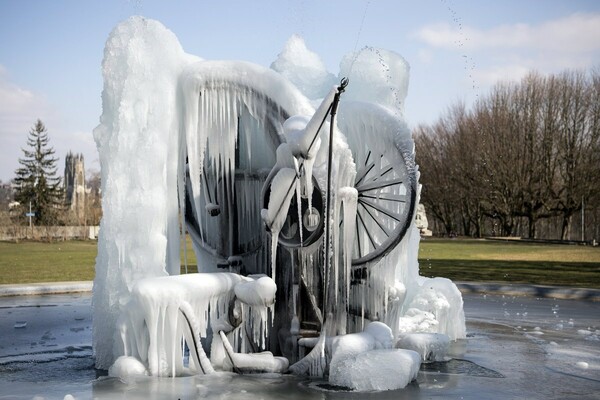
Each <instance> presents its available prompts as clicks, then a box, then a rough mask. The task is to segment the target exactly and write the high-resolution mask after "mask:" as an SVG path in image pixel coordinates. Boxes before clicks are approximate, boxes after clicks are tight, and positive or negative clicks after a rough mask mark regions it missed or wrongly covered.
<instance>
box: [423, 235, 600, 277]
mask: <svg viewBox="0 0 600 400" xmlns="http://www.w3.org/2000/svg"><path fill="white" fill-rule="evenodd" d="M419 265H420V270H421V275H424V276H444V277H447V278H450V279H452V280H457V281H484V282H486V281H495V282H512V283H532V284H539V285H560V286H574V287H589V288H600V247H590V246H574V245H557V244H532V243H518V242H512V241H511V242H500V241H490V240H465V239H460V240H456V239H454V240H452V239H447V240H445V239H425V240H423V241H422V242H421V246H420V249H419Z"/></svg>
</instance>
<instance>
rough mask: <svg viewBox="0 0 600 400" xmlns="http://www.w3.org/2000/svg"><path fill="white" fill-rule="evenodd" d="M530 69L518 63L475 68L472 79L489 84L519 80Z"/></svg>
mask: <svg viewBox="0 0 600 400" xmlns="http://www.w3.org/2000/svg"><path fill="white" fill-rule="evenodd" d="M530 71H531V68H529V67H527V66H525V65H519V64H512V65H505V66H497V67H491V68H486V69H475V70H473V79H474V80H475V82H477V83H478V84H479V85H482V86H491V85H494V84H495V83H496V82H498V81H503V82H507V81H519V80H520V79H521V78H523V77H524V76H525V75H527V73H528V72H530Z"/></svg>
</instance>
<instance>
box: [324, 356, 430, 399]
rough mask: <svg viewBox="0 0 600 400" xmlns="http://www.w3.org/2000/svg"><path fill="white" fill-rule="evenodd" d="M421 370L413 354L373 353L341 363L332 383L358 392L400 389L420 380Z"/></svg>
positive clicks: (418, 359)
mask: <svg viewBox="0 0 600 400" xmlns="http://www.w3.org/2000/svg"><path fill="white" fill-rule="evenodd" d="M420 366H421V357H420V356H419V354H417V353H416V352H414V351H412V350H400V349H392V350H370V351H367V352H364V353H360V354H358V355H357V356H355V357H350V358H346V359H344V360H343V361H341V362H340V363H339V364H338V366H337V369H336V370H335V371H334V372H333V375H330V376H329V382H330V383H332V384H334V385H336V386H342V387H346V388H350V389H354V390H356V391H359V392H370V391H382V390H395V389H401V388H403V387H405V386H406V385H408V384H409V383H410V382H411V381H413V380H415V379H417V374H418V373H419V367H420ZM338 371H341V372H339V373H338Z"/></svg>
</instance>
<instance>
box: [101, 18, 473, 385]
mask: <svg viewBox="0 0 600 400" xmlns="http://www.w3.org/2000/svg"><path fill="white" fill-rule="evenodd" d="M102 69H103V75H104V90H103V93H102V101H103V114H102V116H101V123H100V125H99V126H98V127H97V128H96V129H95V131H94V136H95V139H96V142H97V146H98V150H99V154H100V162H101V169H102V193H103V209H104V216H103V220H102V223H101V230H100V238H99V245H98V258H97V263H96V279H95V281H94V293H93V318H94V327H93V345H94V354H95V358H96V367H97V368H99V369H108V370H109V373H110V374H111V375H113V376H119V377H128V376H138V375H153V376H173V377H174V376H181V375H190V374H215V373H216V374H218V373H219V371H221V370H223V371H233V372H236V373H252V372H254V373H256V372H269V373H284V372H292V373H294V374H300V375H308V376H318V377H328V380H329V383H330V384H331V385H333V386H339V387H346V388H351V389H354V390H359V391H360V390H387V389H397V388H401V387H404V386H406V385H407V384H408V383H409V382H410V381H411V380H413V379H415V377H416V374H417V372H418V370H419V366H420V364H421V362H428V361H441V360H444V359H445V352H446V350H447V348H448V346H449V343H450V342H452V341H455V340H457V339H461V338H464V337H465V321H464V314H463V303H462V298H461V295H460V292H459V291H458V289H457V288H456V286H455V285H454V284H453V283H452V282H451V281H449V280H447V279H443V278H433V279H432V278H424V277H422V276H419V273H418V264H417V248H418V243H419V231H418V229H417V228H416V226H415V221H414V220H415V218H414V214H415V212H414V211H415V208H416V205H417V204H418V201H419V185H418V176H419V173H418V169H417V166H416V165H415V163H414V146H413V142H412V139H411V136H410V131H409V130H408V128H407V126H406V124H405V122H404V120H403V111H402V110H403V103H404V98H405V97H406V91H407V87H408V65H407V63H406V62H405V61H404V60H403V59H402V58H401V57H400V56H399V55H397V54H395V53H392V52H389V51H385V50H382V49H374V48H365V49H363V50H362V51H360V52H358V53H356V54H350V55H348V56H346V57H345V58H344V60H342V63H341V71H340V77H339V78H338V77H335V76H333V75H332V74H329V73H327V72H326V71H325V69H324V67H323V66H322V65H321V64H320V61H319V59H318V57H317V56H316V55H315V54H314V53H311V52H310V51H309V50H307V49H306V48H305V46H304V43H303V41H302V39H300V38H299V37H292V38H291V39H290V40H289V42H288V43H287V45H286V48H285V50H284V51H283V52H282V53H281V54H280V55H279V58H278V60H277V61H276V62H274V63H273V65H272V69H267V68H264V67H260V66H257V65H254V64H250V63H246V62H241V61H239V62H238V61H208V60H202V59H200V58H198V57H195V56H192V55H189V54H186V53H185V52H184V51H183V49H182V48H181V45H180V44H179V42H178V40H177V38H176V37H175V36H174V35H173V33H172V32H170V31H169V30H167V29H166V28H165V27H164V26H162V25H161V24H160V23H158V22H156V21H152V20H146V19H144V18H141V17H133V18H130V19H128V20H127V21H125V22H123V23H121V24H120V25H118V26H117V27H116V28H115V29H114V31H113V32H112V33H111V35H110V37H109V39H108V41H107V43H106V48H105V54H104V61H103V65H102ZM342 77H349V78H350V82H349V84H348V81H347V80H344V79H342ZM346 85H347V86H346ZM186 231H187V232H188V233H189V235H190V236H191V238H192V242H193V245H194V252H195V254H196V257H197V260H198V273H197V274H196V273H194V274H182V275H180V273H179V271H180V265H181V264H182V262H183V263H184V264H185V260H181V259H180V251H179V249H180V242H181V240H182V238H183V237H184V233H185V232H186ZM182 232H183V233H182Z"/></svg>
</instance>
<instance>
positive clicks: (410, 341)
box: [396, 333, 450, 362]
mask: <svg viewBox="0 0 600 400" xmlns="http://www.w3.org/2000/svg"><path fill="white" fill-rule="evenodd" d="M449 346H450V338H449V337H448V335H444V334H442V333H407V334H404V335H402V336H401V337H400V339H399V340H398V341H397V342H396V348H398V349H406V350H413V351H416V352H417V353H419V355H420V356H421V361H424V362H431V361H446V354H447V353H448V348H449Z"/></svg>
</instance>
